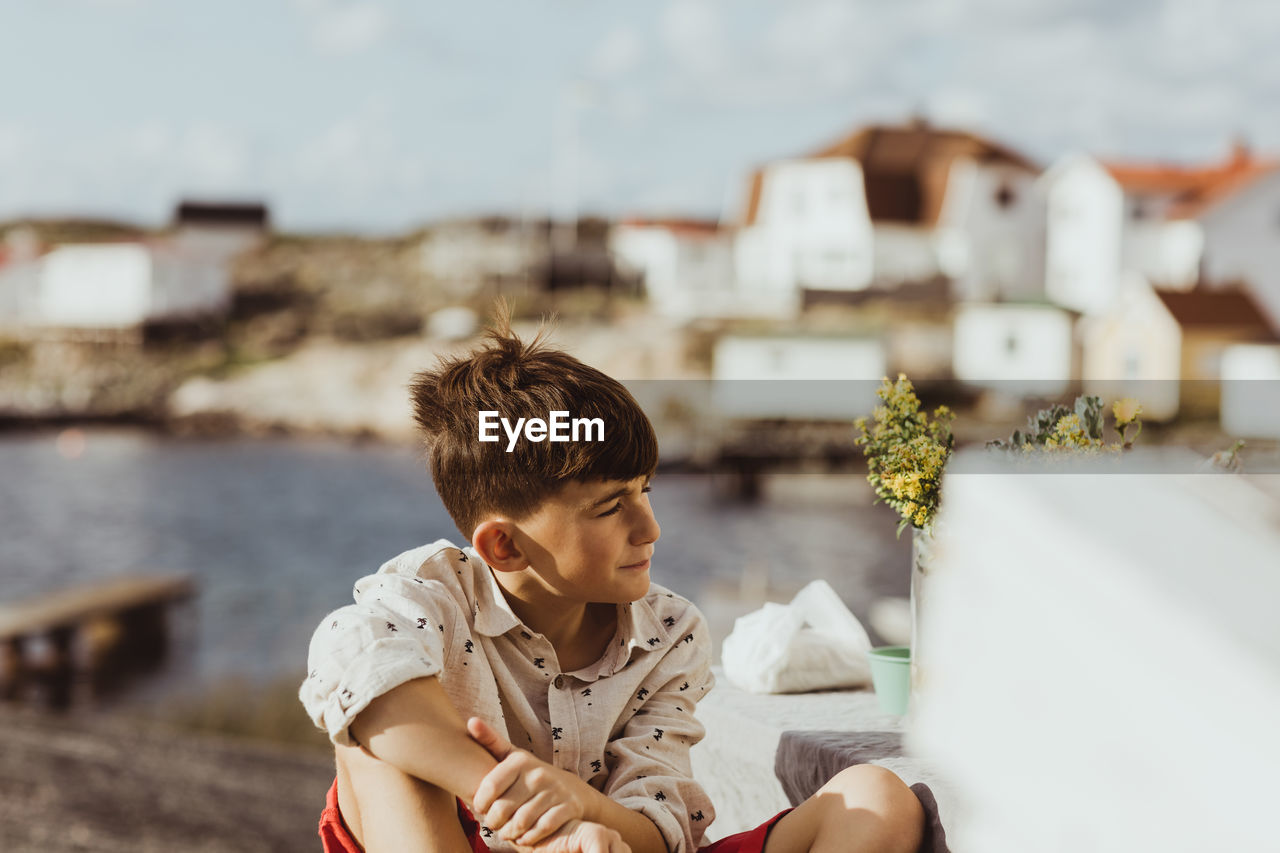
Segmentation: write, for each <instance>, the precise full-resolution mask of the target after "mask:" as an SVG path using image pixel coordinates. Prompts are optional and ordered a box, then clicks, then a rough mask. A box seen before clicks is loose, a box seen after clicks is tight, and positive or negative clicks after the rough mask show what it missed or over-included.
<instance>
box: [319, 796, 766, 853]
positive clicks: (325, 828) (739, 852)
mask: <svg viewBox="0 0 1280 853" xmlns="http://www.w3.org/2000/svg"><path fill="white" fill-rule="evenodd" d="M790 811H791V809H786V810H785V811H781V812H778V813H777V814H776V815H774V816H773V817H771V818H769V819H768V820H767V821H765V822H764V823H762V824H760V825H759V826H757V827H756V828H755V829H748V830H747V831H746V832H738V833H735V834H733V835H726V836H725V837H724V838H721V839H720V840H719V841H714V842H712V843H711V844H708V845H707V846H705V847H700V848H698V850H699V853H763V851H764V843H765V841H766V840H767V839H768V838H769V832H770V831H771V830H772V829H773V825H774V824H776V823H777V822H778V821H779V820H781V819H782V818H783V817H784V816H785V815H786V814H787V813H788V812H790ZM458 822H459V823H461V824H462V830H463V832H465V833H466V834H467V840H468V841H470V842H471V849H472V851H473V853H489V847H488V845H487V844H485V843H484V839H483V838H481V837H480V824H478V823H477V822H476V819H475V818H474V817H473V816H472V815H471V810H470V809H468V808H467V807H466V806H465V805H464V804H463V802H462V800H458ZM320 840H321V841H322V842H323V843H324V850H325V853H364V848H363V847H361V846H360V845H359V844H358V843H356V840H355V838H353V837H352V835H351V831H350V830H348V829H347V823H346V821H344V820H343V819H342V812H341V810H339V808H338V780H337V779H335V780H333V785H331V786H330V787H329V794H328V796H326V797H325V799H324V811H323V812H321V813H320Z"/></svg>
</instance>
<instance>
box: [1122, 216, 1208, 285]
mask: <svg viewBox="0 0 1280 853" xmlns="http://www.w3.org/2000/svg"><path fill="white" fill-rule="evenodd" d="M1203 253H1204V231H1203V230H1202V229H1201V227H1200V225H1199V223H1196V222H1190V221H1187V220H1175V221H1173V222H1160V221H1151V220H1149V219H1143V220H1138V221H1136V222H1135V221H1133V220H1130V221H1128V222H1126V223H1125V229H1124V243H1123V251H1122V253H1121V256H1122V258H1121V265H1122V266H1123V268H1124V269H1125V270H1126V271H1130V272H1136V273H1138V274H1140V275H1142V276H1144V277H1145V278H1147V279H1148V280H1149V281H1152V282H1155V283H1156V284H1157V285H1158V286H1160V287H1162V288H1168V289H1172V290H1190V289H1191V288H1192V287H1194V286H1195V284H1196V280H1197V279H1198V278H1199V277H1200V259H1201V257H1202V255H1203Z"/></svg>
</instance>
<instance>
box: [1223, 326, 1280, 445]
mask: <svg viewBox="0 0 1280 853" xmlns="http://www.w3.org/2000/svg"><path fill="white" fill-rule="evenodd" d="M1220 417H1221V420H1222V429H1223V431H1224V432H1226V433H1227V434H1228V435H1230V436H1232V437H1233V438H1268V439H1273V440H1274V439H1280V345H1276V344H1270V345H1268V344H1236V345H1235V346H1230V347H1227V348H1226V349H1225V350H1224V351H1223V353H1222V401H1221V407H1220Z"/></svg>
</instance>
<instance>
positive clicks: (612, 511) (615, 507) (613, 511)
mask: <svg viewBox="0 0 1280 853" xmlns="http://www.w3.org/2000/svg"><path fill="white" fill-rule="evenodd" d="M652 491H653V487H652V486H641V487H640V493H641V494H645V493H647V492H652ZM621 511H622V501H618V502H617V503H616V504H614V505H613V506H611V507H610V508H609V509H607V510H605V511H604V512H602V513H600V514H599V515H597V516H596V518H606V517H608V516H610V515H616V514H618V513H619V512H621Z"/></svg>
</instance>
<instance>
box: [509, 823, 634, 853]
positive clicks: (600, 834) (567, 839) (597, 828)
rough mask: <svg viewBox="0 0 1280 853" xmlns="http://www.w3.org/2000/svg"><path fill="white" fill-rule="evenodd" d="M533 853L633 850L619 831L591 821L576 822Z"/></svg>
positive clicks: (569, 824) (599, 852)
mask: <svg viewBox="0 0 1280 853" xmlns="http://www.w3.org/2000/svg"><path fill="white" fill-rule="evenodd" d="M524 849H529V848H524ZM533 853H631V848H630V847H628V846H627V842H625V841H623V840H622V836H621V835H620V834H619V833H618V832H617V831H615V830H612V829H610V828H609V827H607V826H604V825H602V824H598V823H593V822H591V821H586V820H575V821H570V822H569V823H567V824H565V825H564V826H563V827H561V829H560V831H559V832H557V833H556V834H555V835H553V836H551V837H550V838H548V839H547V840H546V841H544V842H542V843H541V844H539V845H538V846H537V847H536V848H534V850H533Z"/></svg>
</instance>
